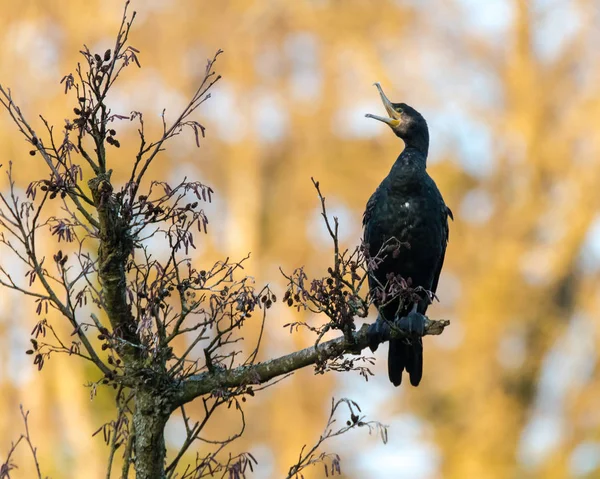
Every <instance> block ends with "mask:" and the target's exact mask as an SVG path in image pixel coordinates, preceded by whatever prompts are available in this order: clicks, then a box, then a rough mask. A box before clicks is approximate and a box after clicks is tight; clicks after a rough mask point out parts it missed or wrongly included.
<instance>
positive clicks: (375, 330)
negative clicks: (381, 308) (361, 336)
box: [367, 317, 390, 352]
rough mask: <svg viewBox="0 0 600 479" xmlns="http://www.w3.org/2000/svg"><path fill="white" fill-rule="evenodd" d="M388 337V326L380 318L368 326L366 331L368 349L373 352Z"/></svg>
mask: <svg viewBox="0 0 600 479" xmlns="http://www.w3.org/2000/svg"><path fill="white" fill-rule="evenodd" d="M389 337H390V325H389V324H388V323H387V321H383V320H382V319H381V318H380V317H377V320H376V321H375V322H374V323H372V324H371V325H370V326H369V329H367V339H368V341H369V349H371V351H373V352H375V351H377V347H378V346H379V345H380V344H381V343H382V342H383V341H384V340H386V339H389Z"/></svg>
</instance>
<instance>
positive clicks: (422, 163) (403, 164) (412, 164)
mask: <svg viewBox="0 0 600 479" xmlns="http://www.w3.org/2000/svg"><path fill="white" fill-rule="evenodd" d="M425 168H427V153H424V152H423V151H422V150H421V149H418V148H414V147H412V146H408V145H407V146H406V148H404V150H403V151H402V153H400V156H399V157H398V159H397V160H396V163H394V166H393V167H392V170H398V172H400V171H404V172H406V171H408V170H410V171H414V172H417V171H425Z"/></svg>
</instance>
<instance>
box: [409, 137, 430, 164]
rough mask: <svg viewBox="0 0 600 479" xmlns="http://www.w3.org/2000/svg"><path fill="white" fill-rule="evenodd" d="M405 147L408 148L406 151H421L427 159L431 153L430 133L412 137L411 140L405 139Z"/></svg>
mask: <svg viewBox="0 0 600 479" xmlns="http://www.w3.org/2000/svg"><path fill="white" fill-rule="evenodd" d="M404 145H405V146H406V150H408V149H409V148H410V149H414V150H419V151H420V152H421V153H423V155H424V156H425V158H427V153H428V152H429V132H427V131H423V132H419V134H417V135H411V137H410V138H405V139H404Z"/></svg>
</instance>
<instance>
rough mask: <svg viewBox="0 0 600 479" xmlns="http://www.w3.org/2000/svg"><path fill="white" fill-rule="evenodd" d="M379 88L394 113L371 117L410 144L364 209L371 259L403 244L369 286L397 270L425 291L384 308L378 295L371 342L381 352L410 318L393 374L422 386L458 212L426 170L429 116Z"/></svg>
mask: <svg viewBox="0 0 600 479" xmlns="http://www.w3.org/2000/svg"><path fill="white" fill-rule="evenodd" d="M375 86H376V87H377V89H378V90H379V94H380V96H381V100H382V102H383V106H384V107H385V109H386V111H387V113H388V115H389V117H381V116H377V115H372V114H367V115H366V116H367V117H368V118H374V119H375V120H379V121H382V122H384V123H386V124H387V125H388V126H389V127H390V128H391V129H392V131H393V132H394V133H395V134H396V136H399V137H400V138H402V140H404V145H405V148H404V150H403V151H402V153H400V156H399V157H398V159H397V160H396V162H395V163H394V165H393V166H392V169H391V171H390V173H389V174H388V175H387V176H386V177H385V178H384V180H383V181H382V182H381V184H380V185H379V187H378V188H377V190H376V191H375V193H373V195H372V196H371V198H370V199H369V201H368V203H367V207H366V211H365V213H364V217H363V226H364V241H365V244H366V245H368V250H369V254H370V256H371V257H375V256H376V255H377V254H378V253H379V251H380V249H381V248H382V245H384V243H385V242H386V241H389V240H390V239H394V238H395V239H396V240H397V241H399V242H400V246H399V247H397V248H396V250H395V251H393V252H388V253H385V257H384V259H383V261H382V262H381V264H379V266H378V267H377V268H375V269H374V270H372V271H370V274H369V288H370V289H371V291H373V290H375V289H376V288H378V287H379V288H381V285H385V284H386V282H387V281H388V279H389V278H390V276H389V275H390V273H392V274H394V275H400V276H401V277H402V278H403V279H404V280H406V281H407V282H408V284H410V286H411V287H412V288H418V290H420V292H419V293H418V296H416V297H415V298H414V299H417V301H415V302H414V303H413V302H411V301H406V300H404V301H403V300H402V299H401V298H399V297H398V298H396V299H395V300H394V301H392V302H391V303H389V304H385V305H384V306H382V305H381V303H379V304H378V301H377V299H375V304H376V305H377V306H378V307H379V316H378V318H377V321H376V322H375V323H374V324H373V325H372V326H371V328H370V329H369V340H370V346H371V349H372V350H375V349H376V348H377V345H378V344H379V342H380V341H381V334H382V328H385V327H386V325H389V322H393V321H395V320H396V324H398V321H399V319H400V318H403V317H406V316H408V317H409V319H410V320H411V324H412V327H411V331H412V332H413V334H411V335H410V336H409V337H406V338H402V339H391V340H390V346H389V353H388V375H389V378H390V381H391V382H392V383H393V384H394V386H399V385H400V384H401V383H402V371H403V370H406V371H407V372H408V375H409V377H410V383H411V384H412V385H413V386H417V385H418V384H419V382H420V381H421V377H422V375H423V343H422V335H423V331H424V316H423V315H424V314H425V312H426V311H427V307H428V306H429V304H430V303H431V297H430V295H429V293H428V292H431V293H435V291H436V289H437V285H438V280H439V277H440V272H441V270H442V265H443V263H444V255H445V252H446V245H447V243H448V216H450V218H452V212H451V211H450V208H448V207H447V206H446V204H445V203H444V199H443V198H442V195H441V194H440V192H439V190H438V188H437V186H436V184H435V182H434V181H433V179H432V178H431V177H430V176H429V175H428V174H427V172H426V171H425V168H426V163H427V152H428V149H429V131H428V129H427V123H426V122H425V119H424V118H423V116H421V114H420V113H419V112H418V111H416V110H415V109H414V108H412V107H410V106H408V105H406V104H404V103H392V102H390V100H388V98H387V97H386V95H385V93H384V92H383V90H382V89H381V86H380V85H379V83H375ZM419 287H420V288H419ZM406 303H408V304H406ZM415 313H417V314H415ZM382 316H383V319H382ZM415 321H416V324H415ZM415 331H416V334H414V332H415Z"/></svg>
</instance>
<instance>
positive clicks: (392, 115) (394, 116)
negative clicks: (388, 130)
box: [365, 83, 400, 128]
mask: <svg viewBox="0 0 600 479" xmlns="http://www.w3.org/2000/svg"><path fill="white" fill-rule="evenodd" d="M375 86H376V87H377V89H378V90H379V96H380V97H381V101H382V103H383V106H384V107H385V110H386V111H387V114H388V115H389V117H385V116H379V115H372V114H371V113H367V114H366V115H365V116H366V117H367V118H373V119H375V120H379V121H382V122H384V123H387V124H388V125H389V126H391V127H392V128H394V127H396V126H398V124H399V123H400V114H399V113H398V112H397V111H396V110H394V106H393V105H392V102H391V101H390V100H389V99H388V97H387V96H385V93H383V89H382V88H381V85H380V84H379V83H375Z"/></svg>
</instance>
